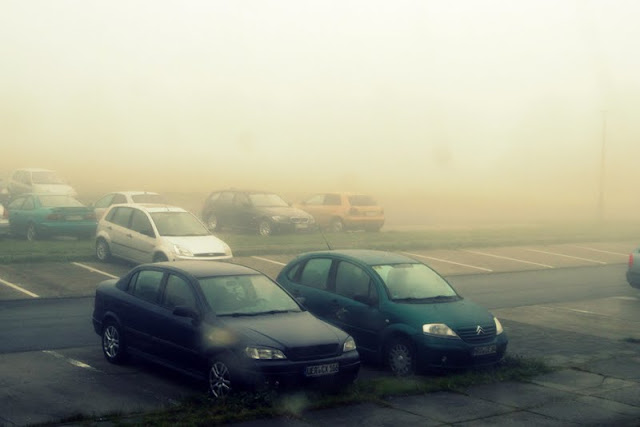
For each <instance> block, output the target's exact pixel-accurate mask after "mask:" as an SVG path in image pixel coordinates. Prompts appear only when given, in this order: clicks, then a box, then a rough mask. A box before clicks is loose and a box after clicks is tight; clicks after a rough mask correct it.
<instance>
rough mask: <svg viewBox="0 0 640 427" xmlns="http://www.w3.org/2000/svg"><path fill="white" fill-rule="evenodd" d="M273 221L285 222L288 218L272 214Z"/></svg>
mask: <svg viewBox="0 0 640 427" xmlns="http://www.w3.org/2000/svg"><path fill="white" fill-rule="evenodd" d="M271 219H272V220H273V221H274V222H287V221H288V220H289V218H288V217H286V216H283V215H274V216H272V217H271Z"/></svg>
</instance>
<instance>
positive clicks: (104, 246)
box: [96, 239, 111, 262]
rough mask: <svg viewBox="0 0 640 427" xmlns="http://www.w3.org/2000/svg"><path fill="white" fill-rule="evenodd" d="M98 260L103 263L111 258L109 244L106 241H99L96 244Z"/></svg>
mask: <svg viewBox="0 0 640 427" xmlns="http://www.w3.org/2000/svg"><path fill="white" fill-rule="evenodd" d="M96 258H98V259H99V260H100V261H103V262H104V261H108V260H109V258H111V250H110V249H109V244H108V243H107V242H106V241H105V240H104V239H98V241H97V242H96Z"/></svg>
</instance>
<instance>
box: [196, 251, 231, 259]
mask: <svg viewBox="0 0 640 427" xmlns="http://www.w3.org/2000/svg"><path fill="white" fill-rule="evenodd" d="M225 255H226V254H225V253H224V252H207V253H202V254H193V256H194V257H202V258H205V257H214V256H225Z"/></svg>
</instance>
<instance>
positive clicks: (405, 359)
mask: <svg viewBox="0 0 640 427" xmlns="http://www.w3.org/2000/svg"><path fill="white" fill-rule="evenodd" d="M385 361H386V363H387V366H388V367H389V369H390V370H391V372H392V373H393V374H395V375H396V376H399V377H404V376H407V375H413V374H414V373H415V370H416V354H415V350H414V347H413V345H412V344H411V341H409V340H408V339H407V338H395V339H393V340H391V341H390V342H389V344H388V345H387V347H386V351H385Z"/></svg>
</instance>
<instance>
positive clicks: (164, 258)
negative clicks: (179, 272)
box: [153, 253, 169, 262]
mask: <svg viewBox="0 0 640 427" xmlns="http://www.w3.org/2000/svg"><path fill="white" fill-rule="evenodd" d="M165 261H169V258H167V256H166V255H165V254H163V253H159V254H155V255H154V256H153V262H165Z"/></svg>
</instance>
